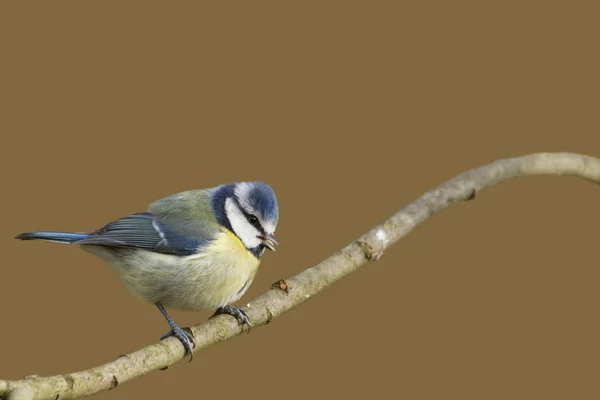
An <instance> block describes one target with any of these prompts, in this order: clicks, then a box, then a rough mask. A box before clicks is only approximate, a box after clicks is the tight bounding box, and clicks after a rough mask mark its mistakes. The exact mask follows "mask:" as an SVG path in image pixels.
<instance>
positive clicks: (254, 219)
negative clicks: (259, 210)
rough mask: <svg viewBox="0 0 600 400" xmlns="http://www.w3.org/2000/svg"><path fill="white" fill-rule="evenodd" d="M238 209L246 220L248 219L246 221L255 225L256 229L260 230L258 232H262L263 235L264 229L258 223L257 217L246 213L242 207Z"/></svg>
mask: <svg viewBox="0 0 600 400" xmlns="http://www.w3.org/2000/svg"><path fill="white" fill-rule="evenodd" d="M240 209H241V210H242V213H243V214H244V217H246V220H247V221H248V223H249V224H250V225H252V226H253V227H255V228H256V229H258V230H259V231H260V233H262V234H263V235H264V234H265V230H264V229H263V227H262V225H261V224H260V221H259V219H258V217H256V216H255V215H252V214H248V213H247V212H246V211H245V210H244V209H243V208H240Z"/></svg>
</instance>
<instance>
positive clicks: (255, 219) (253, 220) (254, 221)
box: [248, 215, 258, 225]
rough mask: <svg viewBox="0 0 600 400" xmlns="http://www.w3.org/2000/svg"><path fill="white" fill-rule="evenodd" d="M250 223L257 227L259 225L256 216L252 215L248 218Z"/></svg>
mask: <svg viewBox="0 0 600 400" xmlns="http://www.w3.org/2000/svg"><path fill="white" fill-rule="evenodd" d="M248 222H250V223H251V224H252V225H256V224H258V218H256V216H254V215H250V216H248Z"/></svg>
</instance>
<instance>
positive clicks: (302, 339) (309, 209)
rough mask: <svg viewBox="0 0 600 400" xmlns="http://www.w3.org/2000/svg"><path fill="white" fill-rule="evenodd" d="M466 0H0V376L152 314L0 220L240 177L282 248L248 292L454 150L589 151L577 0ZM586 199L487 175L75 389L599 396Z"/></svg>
mask: <svg viewBox="0 0 600 400" xmlns="http://www.w3.org/2000/svg"><path fill="white" fill-rule="evenodd" d="M480 3H481V2H469V3H457V2H438V3H437V4H433V3H431V2H427V4H423V5H420V6H411V5H406V4H403V5H399V2H389V3H374V2H368V3H367V2H362V3H351V2H337V3H330V4H324V3H323V2H314V3H306V2H303V3H302V4H301V5H300V4H296V5H294V6H290V5H283V4H282V2H270V3H260V4H258V3H256V2H252V4H246V2H239V3H235V4H234V3H231V2H227V4H224V5H222V6H219V7H215V6H207V5H197V4H194V5H191V4H187V3H174V2H163V3H162V4H155V3H153V2H138V3H129V2H121V1H119V2H94V4H90V3H89V2H68V3H67V2H64V3H61V4H55V2H37V3H26V4H25V3H19V5H14V4H13V5H7V4H6V3H5V2H3V3H2V5H1V9H0V29H1V34H0V37H1V40H2V66H1V68H2V81H3V83H2V94H1V96H2V101H3V104H2V106H1V110H2V111H1V112H2V118H1V132H2V137H3V144H2V149H1V153H0V156H1V158H0V167H1V170H2V174H3V185H2V196H1V197H0V199H1V200H0V201H1V206H2V210H3V212H2V214H3V222H2V224H1V225H0V241H1V243H2V251H3V255H4V261H3V262H2V266H1V275H0V279H1V282H2V284H1V289H0V304H2V317H1V320H2V322H1V324H2V329H1V330H0V332H1V333H0V335H1V337H0V343H1V344H0V351H1V361H0V377H2V378H14V379H16V378H20V377H22V376H24V375H28V374H39V375H48V374H56V373H64V372H70V371H74V370H80V369H85V368H89V367H92V366H95V365H99V364H101V363H104V362H107V361H110V360H112V359H114V358H115V357H117V356H118V355H119V354H121V353H125V352H129V351H132V350H135V349H138V348H140V347H142V346H144V345H147V344H149V343H153V342H154V341H156V340H157V339H158V337H159V336H160V335H161V334H162V333H163V332H164V331H166V329H167V325H166V323H165V321H164V320H163V318H162V316H161V315H160V313H159V312H158V311H157V310H156V309H155V308H154V307H153V306H151V305H149V304H146V303H144V302H142V301H140V300H137V299H135V298H133V297H132V296H130V295H129V294H128V293H127V292H126V290H125V289H124V287H123V285H122V284H121V282H120V281H119V280H118V279H117V277H116V275H115V273H114V272H113V271H112V270H111V269H109V268H107V267H106V266H105V265H103V263H102V261H101V260H99V259H96V258H94V257H92V256H90V255H88V254H86V253H84V252H83V251H80V250H78V249H76V248H70V247H66V246H60V245H57V244H53V243H25V242H17V241H15V240H13V236H14V235H15V234H17V233H19V232H22V231H27V230H44V229H50V230H79V231H81V230H83V231H85V230H90V229H94V228H97V227H99V226H101V225H102V224H104V223H105V222H108V221H110V220H112V219H115V218H118V217H121V216H124V215H127V214H128V213H132V212H138V211H143V210H144V209H145V207H146V204H147V203H149V202H151V201H153V200H155V199H157V198H160V197H162V196H165V195H167V194H170V193H174V192H177V191H181V190H185V189H190V188H202V187H211V186H214V185H217V184H220V183H225V182H231V181H236V180H248V179H261V180H264V181H266V182H268V183H270V184H271V185H272V186H273V187H274V188H275V190H276V192H277V194H278V197H279V201H280V207H281V218H280V225H279V229H278V232H277V233H278V235H277V237H278V239H279V241H280V243H281V245H280V248H279V250H278V251H277V253H275V254H271V253H269V254H267V256H266V257H265V259H264V262H263V264H262V266H261V270H260V272H259V275H258V279H257V280H256V281H255V283H254V285H253V286H252V287H251V289H250V291H249V292H248V294H247V295H246V296H245V297H244V299H243V301H242V302H243V303H245V302H247V301H248V300H250V299H252V298H253V297H254V296H257V295H258V294H260V293H262V292H264V291H265V290H266V289H267V288H268V287H269V286H270V284H271V283H272V282H274V281H276V280H278V279H279V278H282V277H287V276H290V275H292V274H294V273H297V272H299V271H301V270H303V269H305V268H307V267H309V266H311V265H313V264H314V263H316V262H318V261H320V260H322V259H323V258H325V257H326V256H328V255H329V254H331V253H333V252H334V251H336V250H338V249H339V248H341V247H342V246H344V245H346V244H347V243H348V242H350V241H352V240H354V239H355V238H356V237H358V236H359V235H360V234H362V233H363V232H364V231H366V230H367V229H369V228H370V227H372V226H373V225H374V224H376V223H378V222H380V221H381V220H383V219H384V218H386V217H388V216H389V215H391V214H392V213H393V212H395V211H396V210H397V209H399V208H400V207H401V206H403V205H406V204H408V203H409V202H410V201H412V200H413V199H415V198H416V197H417V196H419V195H420V194H421V193H423V192H424V191H426V190H427V189H429V188H432V187H434V186H437V185H438V184H439V183H441V182H443V181H444V180H446V179H448V178H451V177H453V176H454V175H456V174H458V173H461V172H463V171H465V170H466V169H469V168H473V167H476V166H479V165H482V164H485V163H488V162H491V161H493V160H495V159H497V158H501V157H509V156H517V155H522V154H525V153H530V152H535V151H575V152H583V153H587V154H592V155H600V151H599V146H600V136H599V127H600V122H599V117H598V115H599V114H598V110H599V104H598V93H599V82H600V79H599V77H598V75H599V74H598V71H600V66H599V65H598V64H599V63H598V37H599V34H600V28H599V27H598V19H597V16H598V13H597V11H598V10H596V9H591V8H590V7H587V6H585V5H584V4H583V3H573V2H569V4H568V5H561V6H558V5H556V4H554V3H551V2H538V3H531V4H526V3H524V2H515V3H514V4H508V3H505V2H502V4H501V5H500V2H498V3H499V4H498V5H496V6H483V5H481V4H480ZM563 3H564V4H567V2H563ZM590 3H591V2H590ZM598 204H600V189H599V188H598V187H597V186H594V185H591V184H587V183H585V182H583V181H579V180H577V179H574V178H525V179H520V180H517V181H513V182H509V183H506V184H504V185H502V186H499V187H497V188H494V189H492V190H489V191H487V192H484V193H482V194H481V195H480V196H478V198H477V200H476V201H474V202H469V203H465V204H461V205H458V206H456V207H454V208H452V209H450V210H448V211H446V212H444V213H443V214H441V215H440V216H438V217H436V218H434V219H433V220H431V221H429V222H427V223H426V224H425V225H424V226H422V227H420V228H419V229H417V231H415V232H414V233H412V234H411V235H409V237H407V238H406V239H405V240H403V241H401V242H400V243H399V244H397V245H395V246H394V247H393V248H392V249H391V250H390V251H388V252H387V253H386V254H385V255H384V257H383V258H382V260H381V261H380V262H379V263H376V264H371V265H369V266H367V267H366V268H364V269H362V270H361V271H359V272H357V273H355V274H354V275H353V276H351V277H349V278H347V279H345V280H343V281H342V282H340V283H338V284H336V285H334V287H331V288H330V289H328V290H327V291H326V292H324V293H323V294H322V295H319V296H318V297H317V298H314V299H312V300H311V301H309V302H308V303H306V304H304V305H302V306H301V307H299V308H297V309H295V310H293V311H292V312H290V313H288V314H286V315H284V316H282V317H281V318H280V319H278V320H276V322H275V323H273V324H272V325H270V326H268V327H266V328H260V329H257V330H255V331H254V332H252V334H250V335H247V336H244V337H239V338H236V339H235V340H232V341H229V342H227V343H224V344H221V345H219V346H216V347H213V348H210V349H209V350H207V351H204V352H202V353H199V354H198V355H197V357H196V359H195V360H194V362H193V363H191V364H187V363H178V364H177V365H176V366H174V367H172V368H170V369H169V370H168V371H167V372H155V373H152V374H151V375H149V376H146V377H144V378H141V379H137V380H135V381H133V382H130V383H127V384H125V385H123V386H121V387H120V388H118V390H116V391H114V392H111V393H104V394H101V395H98V396H97V397H96V398H99V399H100V398H103V399H113V400H115V399H126V398H152V399H159V398H184V397H185V398H203V399H210V398H215V397H216V396H218V398H231V399H240V398H261V399H279V398H288V399H311V398H321V397H325V396H331V397H333V396H336V398H337V396H339V397H340V398H357V399H358V398H391V397H397V398H407V399H432V398H460V399H482V398H485V399H495V398H498V399H500V398H503V399H505V398H519V399H526V398H527V399H530V398H579V399H590V398H598V396H600V389H599V387H598V373H599V372H600V371H599V367H598V357H599V355H600V354H599V353H600V345H599V344H598V337H599V336H600V329H599V325H598V303H599V302H598V300H599V294H598V289H597V288H598V279H599V277H600V272H599V268H598V264H597V260H598V251H597V246H598V222H600V219H599V214H598ZM172 315H173V316H174V317H175V319H176V320H177V321H178V322H180V323H181V324H182V325H188V324H193V323H196V322H199V321H202V320H203V319H205V318H207V317H208V315H209V312H208V311H207V312H203V313H183V312H175V311H174V312H173V314H172Z"/></svg>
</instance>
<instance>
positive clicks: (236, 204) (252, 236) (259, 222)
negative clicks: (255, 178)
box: [224, 182, 279, 257]
mask: <svg viewBox="0 0 600 400" xmlns="http://www.w3.org/2000/svg"><path fill="white" fill-rule="evenodd" d="M228 192H229V195H228V196H227V197H226V198H225V202H224V211H225V216H226V217H227V220H228V222H229V224H230V225H231V230H232V231H233V233H235V235H236V236H237V237H238V238H240V240H241V241H242V243H243V244H244V246H245V247H246V248H247V249H248V250H249V251H251V252H252V253H253V254H255V255H256V256H257V257H260V256H262V253H263V252H264V249H269V250H272V251H275V245H277V244H278V243H277V241H276V240H275V236H274V233H275V228H277V221H278V219H279V207H278V204H277V197H275V192H274V191H273V189H272V188H271V186H269V185H267V184H265V183H262V182H240V183H234V184H232V187H231V188H230V190H228Z"/></svg>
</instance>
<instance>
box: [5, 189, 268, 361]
mask: <svg viewBox="0 0 600 400" xmlns="http://www.w3.org/2000/svg"><path fill="white" fill-rule="evenodd" d="M278 219H279V207H278V204H277V198H276V197H275V193H274V192H273V189H272V188H271V187H270V186H269V185H267V184H265V183H262V182H241V183H232V184H227V185H221V186H218V187H215V188H211V189H200V190H191V191H187V192H182V193H177V194H174V195H171V196H168V197H165V198H163V199H160V200H158V201H156V202H154V203H152V204H150V206H149V207H148V211H147V212H144V213H140V214H133V215H130V216H128V217H125V218H121V219H119V220H116V221H114V222H111V223H109V224H107V225H106V226H104V227H103V228H100V229H98V230H96V231H93V232H89V233H63V232H30V233H21V234H20V235H18V236H17V237H16V238H17V239H22V240H48V241H53V242H59V243H70V244H78V245H81V246H82V247H83V248H84V249H85V250H88V251H90V252H91V253H93V254H95V255H97V256H100V257H101V258H103V259H104V260H106V261H107V262H108V263H109V264H110V265H111V266H113V267H114V268H115V269H116V270H117V271H118V272H119V274H120V275H121V277H122V279H123V281H124V282H125V285H126V286H127V288H128V289H129V290H130V291H131V292H132V293H133V294H134V295H136V296H139V297H141V298H143V299H145V300H147V301H149V302H151V303H153V304H155V305H156V307H158V309H159V310H160V312H161V313H162V314H163V315H164V317H165V318H166V319H167V322H168V323H169V326H170V327H171V330H170V331H169V332H168V333H166V334H165V335H163V336H162V337H161V339H164V338H165V337H168V336H170V335H173V336H175V337H176V338H177V339H179V341H181V343H182V344H183V347H184V348H185V351H186V353H187V354H189V355H190V361H191V359H192V347H193V346H194V339H193V336H192V335H191V334H190V333H188V332H187V331H185V330H183V329H182V328H180V327H179V326H178V325H177V324H176V323H175V322H174V321H173V320H172V319H171V317H170V316H169V314H167V311H166V310H165V308H164V307H171V308H175V309H180V310H191V311H198V310H205V309H213V308H216V309H217V311H216V312H215V314H214V315H213V316H215V315H219V314H230V315H233V316H234V317H235V318H236V319H237V321H238V323H239V324H240V325H243V324H247V325H248V329H250V321H249V319H248V315H247V314H246V313H245V312H244V311H243V310H242V309H240V308H237V307H234V306H232V305H231V303H233V302H234V301H236V300H237V299H239V298H240V297H241V296H242V295H243V294H244V293H245V292H246V290H247V289H248V287H249V286H250V284H251V283H252V280H253V279H254V276H255V275H256V271H257V269H258V265H259V263H260V260H261V257H262V255H263V253H264V251H265V249H269V250H272V251H275V247H274V246H275V245H276V244H278V243H277V241H276V240H275V237H274V236H273V234H274V232H275V228H276V227H277V221H278Z"/></svg>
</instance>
